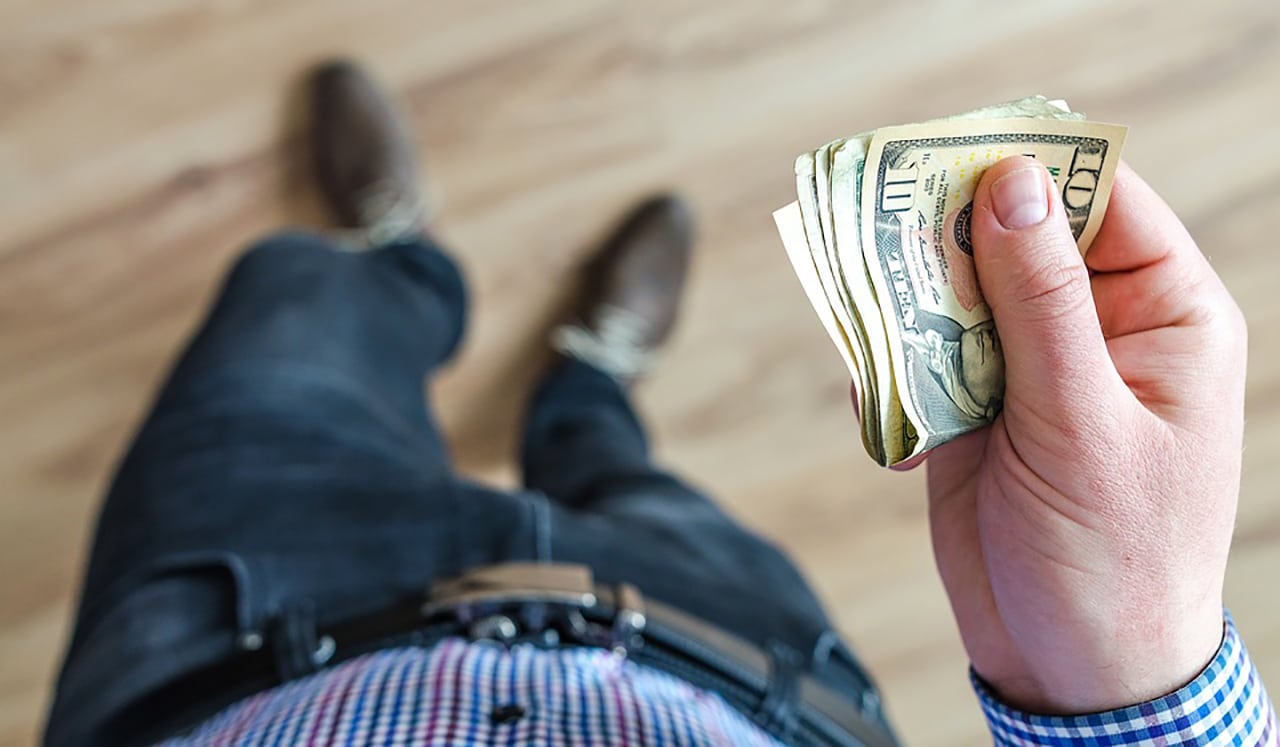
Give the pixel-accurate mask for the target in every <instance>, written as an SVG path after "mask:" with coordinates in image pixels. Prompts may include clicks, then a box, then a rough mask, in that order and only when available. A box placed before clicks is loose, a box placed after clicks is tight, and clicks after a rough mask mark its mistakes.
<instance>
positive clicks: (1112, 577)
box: [928, 158, 1247, 714]
mask: <svg viewBox="0 0 1280 747" xmlns="http://www.w3.org/2000/svg"><path fill="white" fill-rule="evenodd" d="M1051 184H1052V183H1051V181H1050V176H1049V174H1047V173H1046V171H1045V169H1044V168H1043V167H1041V166H1040V165H1038V164H1037V163H1036V162H1035V161H1032V160H1030V159H1026V158H1014V159H1009V160H1008V161H1003V162H1000V163H998V164H997V165H995V166H994V167H992V168H991V169H990V170H989V171H988V172H987V174H986V175H985V176H984V177H983V180H982V182H981V185H980V187H979V189H978V191H977V193H976V195H975V198H974V202H973V205H974V207H973V219H972V223H973V225H972V236H973V246H974V259H975V260H976V265H977V271H978V277H979V278H980V279H981V282H982V290H983V293H984V295H985V298H986V299H987V301H988V303H989V304H990V307H991V311H992V313H993V315H994V320H995V324H996V326H997V328H998V329H999V330H1000V335H1001V341H1002V347H1003V352H1004V356H1005V362H1006V367H1005V380H1006V387H1005V396H1004V408H1003V410H1002V412H1001V413H1000V415H999V416H998V417H997V418H996V420H995V422H994V423H993V424H992V425H991V426H990V427H989V428H985V429H982V430H979V431H977V432H974V433H970V434H967V435H965V436H962V437H960V438H957V439H955V440H953V441H951V442H949V443H946V444H943V445H942V446H940V447H938V448H937V449H936V450H934V451H933V452H932V453H931V454H930V455H929V457H928V469H929V498H930V506H929V509H930V525H931V528H932V532H933V544H934V551H935V555H936V556H937V564H938V569H939V571H940V573H941V575H942V579H943V582H944V585H945V586H946V589H947V593H948V596H949V597H950V599H951V605H952V609H953V611H954V613H955V617H956V620H957V622H958V624H959V628H960V633H961V636H962V638H963V639H964V643H965V647H966V649H967V650H968V653H969V656H970V658H971V660H972V662H973V666H974V669H975V671H976V672H977V673H978V674H979V675H980V676H981V677H982V678H983V679H984V680H985V681H986V682H987V683H988V684H989V685H990V686H991V687H992V688H994V689H995V691H996V692H997V693H999V694H1000V696H1002V697H1003V699H1004V700H1005V701H1006V702H1009V703H1011V704H1013V705H1015V706H1018V707H1021V708H1023V709H1024V710H1028V711H1032V712H1037V713H1049V714H1053V713H1088V712H1095V711H1105V710H1108V709H1112V708H1117V707H1121V706H1128V705H1132V704H1136V703H1139V702H1143V701H1146V700H1150V699H1152V698H1156V697H1160V696H1162V695H1165V694H1167V693H1169V692H1172V691H1173V690H1175V689H1177V688H1179V687H1181V686H1183V685H1185V684H1186V683H1187V682H1189V681H1190V680H1192V679H1193V678H1194V677H1195V676H1196V675H1197V674H1199V672H1200V670H1201V669H1202V668H1203V667H1204V665H1205V664H1206V663H1207V662H1208V661H1209V660H1210V659H1211V658H1212V657H1213V655H1214V653H1215V651H1216V650H1217V647H1218V645H1219V643H1220V642H1221V639H1222V634H1223V618H1222V585H1223V576H1224V573H1225V569H1226V562H1227V552H1228V549H1229V546H1230V543H1231V530H1232V526H1233V523H1234V518H1235V509H1236V499H1237V493H1238V491H1239V486H1240V460H1241V441H1242V433H1243V422H1244V418H1243V413H1244V371H1245V352H1246V347H1247V345H1246V333H1245V326H1244V320H1243V317H1242V316H1241V314H1240V311H1239V309H1238V308H1237V307H1236V305H1235V303H1234V302H1233V301H1232V299H1231V297H1230V295H1229V294H1228V293H1227V291H1226V289H1225V288H1224V287H1223V285H1222V282H1221V281H1220V280H1219V279H1218V277H1217V276H1216V275H1215V274H1214V272H1213V269H1212V268H1211V267H1210V266H1209V264H1208V262H1207V261H1206V260H1205V258H1204V257H1203V255H1201V253H1200V251H1199V249H1198V248H1197V247H1196V245H1195V242H1194V241H1193V240H1192V239H1191V237H1190V236H1188V235H1187V232H1186V230H1185V229H1184V228H1183V227H1182V225H1181V223H1179V221H1178V219H1177V217H1176V216H1175V215H1174V214H1173V213H1172V211H1170V209H1169V208H1168V206H1166V205H1165V204H1164V203H1163V202H1162V201H1161V200H1160V198H1159V197H1158V196H1156V194H1155V193H1154V192H1152V191H1151V189H1150V188H1149V187H1148V186H1147V185H1146V184H1145V183H1143V182H1142V180H1141V179H1139V178H1138V176H1137V175H1136V174H1134V173H1133V172H1132V171H1130V170H1128V169H1127V168H1126V167H1124V166H1123V165H1122V166H1121V167H1120V169H1119V171H1118V173H1117V175H1116V179H1115V187H1114V194H1113V196H1112V200H1111V205H1110V207H1109V208H1108V212H1107V219H1106V221H1105V222H1104V223H1103V224H1102V226H1101V229H1100V231H1099V232H1098V234H1097V237H1096V239H1095V240H1094V242H1093V244H1092V247H1091V248H1090V250H1089V254H1088V255H1087V257H1085V258H1083V259H1082V258H1081V256H1080V254H1079V253H1078V252H1077V249H1076V244H1075V241H1074V237H1073V232H1072V231H1071V227H1070V224H1069V212H1068V208H1067V206H1065V205H1064V202H1063V199H1062V197H1061V193H1060V192H1059V191H1058V190H1056V189H1053V188H1052V186H1051Z"/></svg>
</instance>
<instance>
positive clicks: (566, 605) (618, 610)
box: [422, 563, 646, 656]
mask: <svg viewBox="0 0 1280 747" xmlns="http://www.w3.org/2000/svg"><path fill="white" fill-rule="evenodd" d="M612 597H613V599H612V602H613V604H612V607H613V609H612V613H613V614H612V619H611V620H610V622H609V623H607V624H600V623H593V622H591V621H589V620H587V618H586V616H585V614H584V612H588V611H592V610H598V609H600V607H601V606H602V605H600V599H599V596H598V594H597V592H596V585H595V582H594V579H593V577H592V573H591V569H590V568H589V567H587V566H585V565H577V564H571V563H505V564H502V565H493V566H483V567H479V568H473V569H471V570H468V571H467V572H465V573H463V574H461V575H460V576H457V577H455V578H449V579H444V580H441V581H437V582H435V583H433V584H432V585H431V590H430V593H429V595H428V599H427V601H426V603H425V604H423V606H422V614H423V616H424V617H426V618H428V619H432V618H438V617H441V616H449V617H453V618H454V619H456V620H458V621H459V622H461V623H463V624H466V625H468V626H469V627H470V630H471V632H472V635H473V637H480V638H494V639H496V640H499V641H502V642H508V643H509V642H511V641H513V640H514V639H515V638H516V637H517V636H518V635H519V631H518V629H517V628H516V624H515V621H514V620H512V619H511V617H510V616H509V615H507V614H503V613H504V612H505V611H509V610H510V609H511V608H513V607H515V606H517V605H525V604H535V605H540V606H541V607H542V608H544V609H545V608H553V609H558V610H562V611H563V613H564V614H563V618H562V625H560V626H559V627H560V628H562V629H563V630H561V631H559V632H563V633H565V634H567V635H569V636H570V637H571V638H572V639H575V640H577V641H578V642H580V643H583V644H586V645H592V646H600V647H604V648H608V649H611V650H613V651H614V652H616V653H618V654H620V655H623V656H625V655H626V653H627V652H629V651H631V650H634V649H635V648H637V647H638V646H639V645H641V643H642V638H641V633H642V632H643V630H644V627H645V623H646V617H645V611H644V609H645V607H644V597H643V595H641V593H640V590H639V589H637V588H636V587H635V586H632V585H631V584H619V585H618V586H617V587H615V588H614V590H613V593H612Z"/></svg>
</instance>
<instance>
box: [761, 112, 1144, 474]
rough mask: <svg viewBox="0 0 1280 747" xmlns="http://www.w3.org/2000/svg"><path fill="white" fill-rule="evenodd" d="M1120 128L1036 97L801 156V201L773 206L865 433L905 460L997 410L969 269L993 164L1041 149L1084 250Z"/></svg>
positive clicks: (994, 368) (879, 448)
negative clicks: (973, 222)
mask: <svg viewBox="0 0 1280 747" xmlns="http://www.w3.org/2000/svg"><path fill="white" fill-rule="evenodd" d="M1123 139H1124V128H1123V127H1119V126H1117V125H1104V124H1098V123H1092V122H1087V121H1085V120H1084V116H1083V115H1082V114H1079V113H1078V112H1072V111H1071V110H1070V108H1069V107H1068V106H1067V105H1066V103H1065V102H1063V101H1051V100H1048V99H1046V98H1045V97H1043V96H1032V97H1028V98H1024V99H1019V100H1016V101H1011V102H1006V103H1002V104H996V105H993V106H987V107H982V108H980V109H975V110H973V111H969V112H964V113H962V114H957V115H953V116H951V117H947V118H944V119H940V120H932V121H929V122H925V123H922V124H918V125H907V126H903V127H890V128H881V129H879V130H876V131H873V132H867V133H862V134H859V135H854V136H851V137H848V138H839V139H837V140H834V141H832V142H830V143H827V144H826V145H824V146H822V147H820V148H817V149H815V150H813V151H810V152H807V153H803V154H801V155H800V156H799V157H798V158H797V159H796V162H795V176H796V190H797V195H798V198H799V199H798V201H797V202H795V203H792V204H790V205H788V206H786V207H784V208H782V209H780V210H778V211H777V212H776V213H775V214H774V218H775V220H776V221H777V224H778V230H779V233H780V234H781V235H782V238H783V245H784V247H785V248H786V250H787V254H788V257H789V258H790V259H791V263H792V267H793V268H794V269H795V272H796V275H797V276H798V277H799V278H800V281H801V287H802V288H803V289H804V291H805V295H806V296H807V297H808V298H809V301H810V303H811V304H812V305H813V308H814V311H815V312H816V313H817V314H818V316H819V318H820V319H821V320H822V324H823V327H824V329H826V331H827V333H828V336H829V337H830V338H831V341H832V343H833V344H834V345H835V346H836V348H837V349H838V350H839V352H840V354H841V358H842V360H843V361H844V363H845V365H846V367H847V368H848V369H849V372H850V374H851V376H852V377H853V382H854V392H855V396H856V398H857V401H858V409H859V414H860V417H861V425H862V434H861V435H862V441H863V445H864V447H865V448H866V450H867V453H868V454H870V455H871V457H872V458H873V459H875V460H876V461H877V462H879V463H880V464H883V465H891V464H896V463H898V462H900V461H903V460H905V459H908V458H910V457H912V456H915V455H917V454H920V453H923V452H924V451H927V450H928V449H931V448H934V447H935V446H937V445H938V444H941V443H944V442H945V441H947V440H949V439H950V438H954V437H955V436H957V435H959V434H961V433H964V432H967V431H969V430H973V429H975V428H979V427H982V426H983V425H985V424H986V423H988V422H990V420H991V419H992V418H994V417H995V414H996V413H997V412H998V411H999V410H1000V407H1001V403H1002V397H1003V357H1002V353H1001V349H1000V345H999V334H998V331H997V330H996V329H995V326H994V324H993V323H992V321H991V313H990V309H989V308H987V306H986V303H985V301H984V300H983V299H982V293H981V289H980V288H979V286H978V283H977V276H976V274H975V272H974V268H973V258H972V245H971V239H970V237H969V231H968V226H969V223H968V219H969V216H970V215H971V213H972V198H973V192H974V189H975V188H976V186H977V183H978V180H979V178H980V176H981V174H982V172H983V171H984V170H985V169H986V168H987V167H988V166H990V165H991V164H992V163H994V162H995V161H997V160H999V159H1000V158H1002V157H1005V156H1009V155H1016V154H1020V155H1030V156H1032V157H1035V158H1037V159H1039V160H1040V161H1041V162H1042V163H1044V164H1045V166H1046V167H1047V168H1048V170H1049V171H1050V173H1051V174H1052V175H1053V177H1054V179H1055V182H1056V184H1057V186H1058V188H1059V189H1060V190H1061V192H1062V197H1063V204H1064V205H1066V208H1067V213H1068V218H1069V221H1070V223H1071V228H1072V231H1074V232H1075V235H1076V238H1077V240H1078V241H1079V242H1080V246H1081V249H1082V251H1083V250H1084V249H1086V248H1087V247H1088V244H1089V242H1090V241H1091V240H1092V238H1093V236H1094V235H1095V234H1096V232H1097V229H1098V225H1099V223H1100V221H1101V219H1102V215H1103V212H1104V211H1105V208H1106V203H1107V199H1108V197H1109V195H1110V189H1111V181H1112V179H1113V177H1114V174H1115V167H1116V164H1117V163H1118V161H1119V154H1120V148H1121V145H1122V143H1123Z"/></svg>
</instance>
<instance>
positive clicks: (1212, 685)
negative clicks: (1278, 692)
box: [969, 615, 1280, 747]
mask: <svg viewBox="0 0 1280 747" xmlns="http://www.w3.org/2000/svg"><path fill="white" fill-rule="evenodd" d="M969 677H970V680H971V681H972V683H973V687H974V689H975V690H976V691H977V693H978V699H979V700H980V701H982V710H983V713H984V714H985V715H986V717H987V724H988V725H989V726H990V727H991V734H992V737H993V738H994V740H995V744H996V745H997V747H1006V746H1008V747H1012V746H1013V745H1019V746H1021V745H1044V746H1045V747H1068V746H1069V747H1099V746H1100V745H1152V746H1153V747H1155V746H1156V745H1159V746H1161V747H1165V746H1169V747H1172V746H1173V745H1211V746H1212V747H1219V746H1221V747H1227V746H1228V745H1231V746H1232V747H1262V746H1264V745H1265V746H1266V747H1273V746H1274V745H1280V735H1278V734H1277V729H1276V712H1275V708H1274V706H1272V704H1271V701H1270V700H1268V698H1267V691H1266V688H1264V687H1263V685H1262V680H1261V679H1260V678H1259V677H1258V671H1257V669H1255V668H1254V666H1253V662H1252V661H1250V659H1249V653H1248V652H1247V651H1246V650H1245V648H1244V643H1243V642H1242V641H1241V640H1240V634H1239V633H1238V632H1237V631H1236V626H1235V623H1234V622H1233V621H1232V620H1231V616H1230V615H1226V622H1225V634H1224V635H1223V638H1222V646H1221V648H1219V649H1218V653H1217V655H1216V656H1215V657H1214V658H1213V661H1211V662H1209V666H1207V667H1205V670H1204V671H1203V672H1201V673H1200V676H1199V677H1196V678H1195V679H1194V680H1192V681H1191V683H1190V684H1188V685H1187V686H1186V687H1184V688H1182V689H1181V690H1178V691H1177V692H1175V693H1172V694H1170V695H1166V696H1165V697H1163V698H1158V699H1156V700H1152V701H1149V702H1147V703H1142V704H1140V705H1135V706H1130V707H1128V708H1120V709H1118V710H1114V711H1107V712H1106V713H1091V714H1088V715H1084V716H1037V715H1035V714H1031V713H1024V712H1022V711H1018V710H1015V709H1013V708H1010V707H1009V706H1006V705H1004V704H1003V703H1001V702H1000V701H999V700H997V698H996V695H995V693H993V692H992V691H991V689H990V688H989V687H988V686H987V685H986V683H984V682H983V681H982V680H981V679H980V678H979V677H978V676H977V675H976V674H975V673H974V672H972V671H970V673H969Z"/></svg>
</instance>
